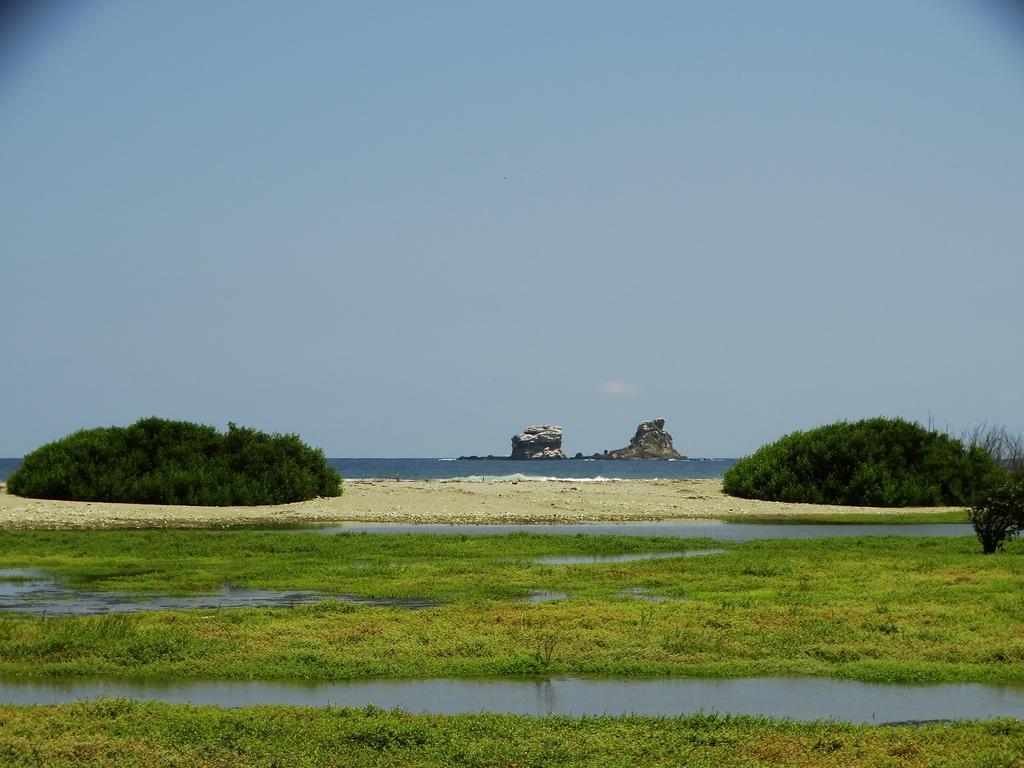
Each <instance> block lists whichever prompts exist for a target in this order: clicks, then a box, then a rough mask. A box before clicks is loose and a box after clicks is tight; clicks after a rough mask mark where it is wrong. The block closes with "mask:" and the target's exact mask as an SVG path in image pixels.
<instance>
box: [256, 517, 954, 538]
mask: <svg viewBox="0 0 1024 768" xmlns="http://www.w3.org/2000/svg"><path fill="white" fill-rule="evenodd" d="M267 530H274V529H270V528H267ZM276 530H287V531H289V532H293V533H294V532H306V533H309V532H312V533H320V534H323V535H331V534H337V533H392V534H394V533H444V534H452V535H468V536H496V535H500V534H505V533H542V534H545V533H546V534H563V535H571V536H574V535H576V534H580V533H583V534H588V535H591V536H608V535H616V536H668V537H672V538H682V539H695V538H704V537H707V538H711V539H716V540H718V541H737V542H741V541H755V540H758V539H825V538H831V537H835V536H838V537H851V536H910V537H919V536H939V537H949V536H973V535H974V529H973V528H972V527H971V526H970V525H968V524H966V523H921V524H919V525H915V524H910V523H907V524H902V523H894V524H881V523H875V524H861V523H856V524H849V525H839V524H828V523H823V524H811V523H793V524H790V523H727V522H724V521H722V520H685V521H683V520H662V521H653V522H626V523H550V524H547V523H522V524H508V525H504V524H502V525H490V524H481V523H465V524H439V523H418V524H410V523H343V524H340V525H338V524H328V525H316V524H310V525H308V526H303V527H299V528H296V527H294V526H287V527H285V528H283V529H280V528H279V529H276Z"/></svg>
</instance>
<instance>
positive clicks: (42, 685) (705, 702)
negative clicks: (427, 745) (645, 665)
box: [0, 677, 1024, 724]
mask: <svg viewBox="0 0 1024 768" xmlns="http://www.w3.org/2000/svg"><path fill="white" fill-rule="evenodd" d="M101 696H105V697H123V698H130V699H139V700H155V701H166V702H171V703H178V704H184V703H188V704H214V705H218V706H222V707H243V706H255V705H264V704H285V705H293V706H312V707H324V706H356V707H361V706H365V705H367V704H373V705H375V706H378V707H381V708H384V709H392V708H395V707H401V708H402V709H405V710H408V711H410V712H428V713H435V714H459V713H467V712H507V713H516V714H523V715H569V716H573V717H581V716H585V715H605V714H607V715H625V714H637V715H655V716H676V715H685V714H693V713H697V712H719V713H722V714H725V713H730V714H747V715H762V716H766V717H777V718H792V719H795V720H816V719H834V720H845V721H850V722H858V723H871V724H881V723H886V722H907V721H921V720H953V719H989V718H994V717H1006V716H1010V717H1024V686H1000V685H976V684H964V685H948V684H946V685H893V684H881V683H858V682H851V681H846V680H828V679H821V678H800V677H778V678H770V677H769V678H746V679H738V680H692V679H657V680H637V679H628V680H625V679H611V680H609V679H603V680H585V679H579V678H550V679H529V680H373V681H359V682H345V683H321V684H303V683H267V682H251V681H242V682H194V683H160V682H145V683H137V682H120V681H106V680H100V681H96V680H83V681H57V680H48V681H38V680H31V681H30V680H4V681H0V703H2V704H16V705H36V704H64V703H69V702H73V701H79V700H82V699H95V698H98V697H101Z"/></svg>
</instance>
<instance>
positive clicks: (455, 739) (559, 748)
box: [0, 699, 1024, 768]
mask: <svg viewBox="0 0 1024 768" xmlns="http://www.w3.org/2000/svg"><path fill="white" fill-rule="evenodd" d="M1022 762H1024V724H1022V723H1021V722H1020V721H1019V720H993V721H988V722H973V723H964V722H960V723H952V724H927V725H921V726H916V727H911V726H884V727H879V726H854V725H848V724H842V723H832V722H818V723H795V722H791V721H785V720H783V721H773V720H767V719H763V718H757V717H722V716H715V715H696V716H692V717H682V718H652V717H621V718H611V717H591V718H580V719H570V718H565V717H547V718H532V717H522V716H516V715H488V714H479V715H458V716H434V715H411V714H407V713H405V712H402V711H399V710H395V711H391V712H385V711H383V710H380V709H375V708H372V707H369V708H365V709H351V708H327V709H303V708H298V707H253V708H245V709H235V710H225V709H219V708H216V707H192V706H186V705H169V704H160V703H137V702H131V701H124V700H116V699H115V700H105V701H94V702H83V703H79V704H72V705H66V706H57V707H0V763H2V764H3V765H5V766H11V768H27V767H28V766H33V767H34V766H40V765H84V766H93V767H94V768H107V767H108V766H109V767H113V766H117V768H122V767H124V766H128V767H131V766H144V767H145V768H164V767H166V768H171V767H172V766H173V767H175V768H176V767H178V766H181V767H182V768H184V767H185V766H187V767H188V768H215V767H216V768H222V767H223V766H229V765H230V766H233V767H238V768H247V767H250V766H285V765H287V766H296V767H297V768H303V767H304V766H325V765H331V766H334V765H337V766H341V765H344V766H376V767H378V768H390V767H391V766H396V767H397V766H403V768H404V767H405V766H419V767H420V768H434V767H438V768H439V767H440V766H456V765H458V766H473V767H475V768H512V767H513V766H516V767H523V766H538V767H539V766H546V767H550V768H575V767H577V766H580V767H582V766H587V767H588V768H620V767H622V766H698V767H700V766H705V767H713V768H733V767H736V768H739V767H740V766H742V767H743V768H750V767H752V768H762V767H764V768H767V766H816V767H817V766H820V767H822V768H824V767H826V766H835V767H837V768H838V767H842V768H861V767H862V766H864V767H866V766H932V767H933V768H983V767H984V768H1012V767H1013V766H1019V765H1021V763H1022Z"/></svg>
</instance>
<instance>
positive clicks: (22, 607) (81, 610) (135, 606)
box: [0, 569, 439, 616]
mask: <svg viewBox="0 0 1024 768" xmlns="http://www.w3.org/2000/svg"><path fill="white" fill-rule="evenodd" d="M4 579H7V580H4ZM10 579H16V580H14V581H12V580H10ZM328 600H337V601H340V602H346V603H355V604H358V605H377V606H396V607H400V608H430V607H433V606H435V605H438V604H439V603H437V602H436V601H434V600H425V599H406V600H400V599H385V598H380V599H375V598H369V597H359V596H358V595H344V594H328V593H325V592H314V591H274V590H269V589H249V588H247V587H237V586H234V585H231V584H224V585H223V586H222V587H221V588H220V590H219V591H218V592H216V593H215V594H211V595H195V596H185V597H175V596H170V595H159V594H157V595H152V594H147V593H144V592H94V591H88V590H79V589H73V588H70V587H67V586H64V585H62V584H60V583H59V582H57V581H54V580H53V578H52V577H51V576H49V575H48V574H46V573H45V572H41V571H34V570H29V569H7V570H0V611H8V612H16V613H27V614H30V615H34V616H62V615H68V616H91V615H97V614H106V613H138V612H140V611H172V610H182V609H189V608H211V609H215V608H291V607H294V606H296V605H309V604H311V603H322V602H325V601H328Z"/></svg>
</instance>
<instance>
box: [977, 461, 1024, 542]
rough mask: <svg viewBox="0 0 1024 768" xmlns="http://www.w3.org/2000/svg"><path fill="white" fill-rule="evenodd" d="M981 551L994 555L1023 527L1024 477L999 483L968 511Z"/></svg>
mask: <svg viewBox="0 0 1024 768" xmlns="http://www.w3.org/2000/svg"><path fill="white" fill-rule="evenodd" d="M967 514H968V517H969V518H970V520H971V525H973V526H974V532H975V533H976V534H977V535H978V541H980V542H981V547H982V550H983V551H984V552H985V554H986V555H991V554H992V553H993V552H995V551H996V550H997V549H1002V547H1003V542H1004V541H1010V540H1011V539H1013V538H1014V537H1015V536H1017V535H1018V534H1019V533H1020V532H1021V530H1022V529H1024V478H1021V477H1019V476H1018V477H1016V478H1009V479H1007V480H1004V481H1003V482H1001V483H998V484H996V485H995V486H994V487H992V488H991V489H990V490H989V491H988V492H987V493H985V494H983V495H982V497H981V498H980V499H979V500H978V501H977V502H976V503H975V504H974V505H973V506H972V507H971V509H970V511H969V512H968V513H967Z"/></svg>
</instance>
